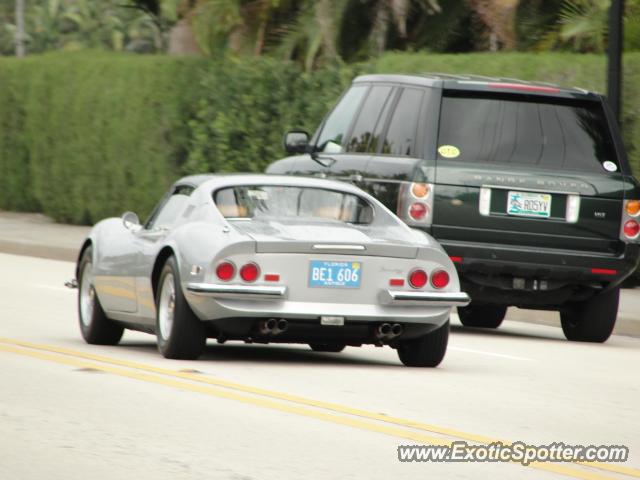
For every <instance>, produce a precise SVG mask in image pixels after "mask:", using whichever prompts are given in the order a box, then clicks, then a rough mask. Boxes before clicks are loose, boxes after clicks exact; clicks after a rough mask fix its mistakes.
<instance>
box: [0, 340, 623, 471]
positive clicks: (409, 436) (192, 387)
mask: <svg viewBox="0 0 640 480" xmlns="http://www.w3.org/2000/svg"><path fill="white" fill-rule="evenodd" d="M0 341H1V342H3V343H6V342H4V340H0ZM0 351H4V352H9V353H14V354H17V355H24V356H27V357H32V358H36V359H39V360H45V361H49V362H53V363H59V364H63V365H68V366H73V367H76V368H91V369H95V370H100V371H103V372H107V373H111V374H114V375H118V376H121V377H126V378H131V379H135V380H141V381H144V382H149V383H155V384H159V385H164V386H167V387H172V388H177V389H180V390H186V391H190V392H195V393H201V394H205V395H209V396H212V397H217V398H223V399H227V400H234V401H237V402H240V403H244V404H248V405H253V406H257V407H262V408H268V409H271V410H277V411H280V412H284V413H290V414H295V415H299V416H303V417H308V418H314V419H317V420H323V421H326V422H330V423H334V424H338V425H343V426H348V427H352V428H357V429H360V430H366V431H370V432H376V433H381V434H385V435H389V436H392V437H397V438H403V439H405V440H411V441H414V442H416V443H421V444H429V445H444V446H449V445H451V442H449V441H445V440H442V439H440V438H435V437H431V436H428V435H424V434H421V433H418V432H415V431H412V430H406V429H403V428H395V427H390V426H387V425H382V424H380V423H372V422H367V421H364V420H360V419H357V418H353V417H348V416H342V415H335V414H332V413H326V412H322V411H318V410H311V409H308V408H303V407H298V406H294V405H290V404H288V403H281V402H277V401H274V400H268V399H264V398H259V397H252V396H247V395H241V394H239V393H235V392H230V391H228V390H222V389H218V388H214V387H210V386H203V385H198V384H194V383H190V382H182V381H178V380H173V379H171V378H164V377H161V376H157V375H151V374H149V373H139V372H136V371H135V370H134V371H132V370H125V369H122V368H117V367H111V366H108V365H101V364H99V363H93V362H87V361H83V360H78V359H76V358H74V357H70V356H61V355H60V354H51V353H44V352H42V351H37V350H34V349H29V348H28V347H22V346H10V345H0ZM529 467H531V468H537V469H540V470H546V471H549V472H553V473H558V474H561V475H566V476H570V477H573V478H579V479H583V480H614V479H612V478H611V477H605V476H602V475H599V474H597V473H592V472H588V471H583V470H576V469H574V468H570V467H567V466H562V465H557V464H545V463H538V462H535V463H531V464H530V465H529Z"/></svg>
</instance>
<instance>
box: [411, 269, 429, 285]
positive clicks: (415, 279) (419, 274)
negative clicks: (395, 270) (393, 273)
mask: <svg viewBox="0 0 640 480" xmlns="http://www.w3.org/2000/svg"><path fill="white" fill-rule="evenodd" d="M428 279H429V277H428V276H427V272H425V271H424V270H420V269H419V268H418V269H416V270H413V271H412V272H411V273H409V279H408V280H409V285H411V286H412V287H413V288H422V287H424V286H425V285H426V284H427V280H428Z"/></svg>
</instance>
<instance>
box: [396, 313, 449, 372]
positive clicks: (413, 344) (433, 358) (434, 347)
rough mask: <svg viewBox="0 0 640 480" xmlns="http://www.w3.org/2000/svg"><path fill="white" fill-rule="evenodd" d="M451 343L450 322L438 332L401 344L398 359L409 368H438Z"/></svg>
mask: <svg viewBox="0 0 640 480" xmlns="http://www.w3.org/2000/svg"><path fill="white" fill-rule="evenodd" d="M448 343H449V320H447V321H446V323H445V324H444V325H442V326H440V327H438V328H437V329H436V330H434V331H432V332H429V333H428V334H426V335H423V336H421V337H418V338H416V339H413V340H407V341H404V342H400V344H399V345H398V357H399V358H400V361H401V362H402V363H403V364H404V365H406V366H407V367H437V366H438V365H439V364H440V362H442V359H443V358H444V355H445V353H447V344H448Z"/></svg>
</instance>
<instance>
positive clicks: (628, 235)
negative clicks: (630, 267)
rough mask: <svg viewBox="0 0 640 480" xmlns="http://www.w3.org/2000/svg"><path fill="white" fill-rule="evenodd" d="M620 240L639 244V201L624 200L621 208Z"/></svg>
mask: <svg viewBox="0 0 640 480" xmlns="http://www.w3.org/2000/svg"><path fill="white" fill-rule="evenodd" d="M620 240H622V241H623V242H627V243H629V242H636V243H637V242H640V200H625V201H624V203H623V207H622V222H621V226H620Z"/></svg>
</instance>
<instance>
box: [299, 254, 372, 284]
mask: <svg viewBox="0 0 640 480" xmlns="http://www.w3.org/2000/svg"><path fill="white" fill-rule="evenodd" d="M361 278H362V263H361V262H337V261H335V262H334V261H326V260H311V264H310V265H309V286H310V287H334V288H360V279H361Z"/></svg>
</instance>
